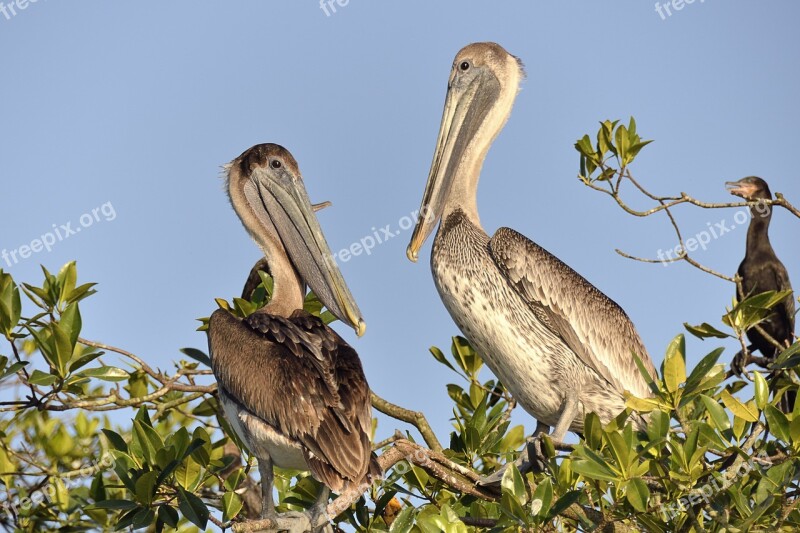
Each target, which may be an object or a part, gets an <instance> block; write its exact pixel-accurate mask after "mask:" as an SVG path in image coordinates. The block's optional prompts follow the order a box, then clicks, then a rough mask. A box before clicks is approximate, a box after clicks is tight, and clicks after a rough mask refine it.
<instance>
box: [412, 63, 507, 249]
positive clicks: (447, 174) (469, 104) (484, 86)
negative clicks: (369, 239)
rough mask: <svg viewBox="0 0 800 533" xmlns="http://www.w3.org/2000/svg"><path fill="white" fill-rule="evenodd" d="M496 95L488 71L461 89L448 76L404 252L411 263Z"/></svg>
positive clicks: (437, 217)
mask: <svg viewBox="0 0 800 533" xmlns="http://www.w3.org/2000/svg"><path fill="white" fill-rule="evenodd" d="M499 94H500V82H499V81H498V79H497V78H496V77H495V76H494V75H493V74H492V73H491V72H489V71H485V72H482V73H481V74H480V75H478V76H476V77H475V78H474V79H473V80H472V81H471V82H470V83H469V84H467V85H466V86H464V87H458V86H456V85H454V83H453V76H452V75H451V78H450V86H449V87H448V90H447V98H446V100H445V104H444V113H443V114H442V123H441V125H440V127H439V137H438V138H437V140H436V151H435V152H434V154H433V163H431V170H430V173H429V174H428V182H427V184H426V185H425V193H424V194H423V196H422V204H421V205H420V209H419V216H418V219H417V224H416V226H415V227H414V233H413V234H412V235H411V242H410V243H409V245H408V248H407V249H406V256H407V257H408V258H409V259H410V260H411V261H414V262H416V261H417V259H418V256H419V250H420V248H422V245H423V244H424V243H425V241H426V240H427V238H428V236H429V235H430V234H431V231H433V228H434V227H436V224H437V223H438V222H439V220H440V219H441V217H442V213H443V211H444V207H445V204H446V203H447V199H448V197H449V196H450V190H451V188H452V185H453V181H454V180H456V179H458V178H459V176H456V172H457V170H458V167H459V163H460V162H461V160H462V158H463V157H464V153H465V152H466V150H467V148H468V147H469V145H470V142H471V141H472V139H473V138H474V137H475V135H476V134H477V133H478V130H479V129H480V127H481V124H482V123H483V121H484V119H485V118H486V115H487V113H488V112H489V110H490V109H491V107H492V104H493V103H494V101H496V100H497V98H498V96H499Z"/></svg>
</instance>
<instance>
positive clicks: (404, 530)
mask: <svg viewBox="0 0 800 533" xmlns="http://www.w3.org/2000/svg"><path fill="white" fill-rule="evenodd" d="M414 511H415V509H414V507H412V506H410V505H409V506H406V507H404V508H403V510H402V511H400V512H399V513H398V514H397V516H396V517H395V518H394V522H392V525H391V526H390V527H389V533H410V532H411V530H412V528H413V527H414Z"/></svg>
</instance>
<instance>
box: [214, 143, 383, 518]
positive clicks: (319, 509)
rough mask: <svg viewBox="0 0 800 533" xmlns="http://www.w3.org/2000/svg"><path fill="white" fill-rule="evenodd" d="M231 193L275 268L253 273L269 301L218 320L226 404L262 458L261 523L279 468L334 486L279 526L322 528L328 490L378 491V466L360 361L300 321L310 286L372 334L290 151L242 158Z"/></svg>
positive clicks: (311, 323) (271, 512)
mask: <svg viewBox="0 0 800 533" xmlns="http://www.w3.org/2000/svg"><path fill="white" fill-rule="evenodd" d="M227 191H228V195H229V196H230V201H231V205H232V206H233V209H234V210H235V211H236V213H237V214H238V215H239V218H240V219H241V221H242V223H243V224H244V227H245V228H246V229H247V231H248V232H249V233H250V235H251V236H252V237H253V239H254V240H255V241H256V243H257V244H258V246H259V247H260V248H261V250H262V251H263V252H264V255H265V263H266V264H263V263H262V262H259V263H257V264H256V267H254V268H262V269H263V268H264V267H267V268H268V269H269V272H270V274H271V275H272V277H273V281H274V287H273V294H272V298H271V300H270V301H269V303H268V304H267V305H266V306H264V307H263V308H261V309H259V310H258V311H256V312H255V313H253V314H252V315H250V316H249V317H247V318H245V319H243V320H242V319H239V318H236V317H234V316H233V315H232V314H231V313H230V312H228V311H226V310H222V309H218V310H217V311H215V312H214V313H213V314H212V315H211V319H210V322H209V328H208V343H209V351H210V354H211V362H212V368H213V371H214V376H215V377H216V379H217V382H218V384H219V398H220V402H221V404H222V407H223V409H224V413H225V417H226V418H227V419H228V421H229V422H230V424H231V426H232V427H233V429H234V430H235V431H236V433H237V434H238V435H239V437H240V438H241V440H242V441H243V442H244V443H245V444H246V445H247V447H248V448H249V449H250V451H251V452H252V453H253V454H254V455H255V456H256V457H257V459H258V467H259V472H260V474H261V484H262V485H261V490H262V497H263V510H262V515H263V516H264V517H265V518H273V519H278V515H277V514H276V512H275V504H274V502H273V499H272V489H273V483H272V481H273V473H272V467H273V465H277V466H279V467H282V468H291V469H297V470H306V471H311V474H312V476H314V478H316V479H317V480H318V481H320V482H321V483H323V485H324V486H325V488H324V489H323V490H322V492H321V494H320V496H319V498H318V500H317V503H316V504H315V505H314V507H313V508H312V510H311V511H310V512H309V513H307V514H306V515H305V516H304V517H299V516H296V515H295V514H292V515H291V516H290V515H289V514H287V515H283V517H282V518H284V519H289V520H292V519H299V518H304V519H305V520H306V522H303V523H304V524H306V523H310V524H312V525H316V524H319V523H320V521H321V520H320V516H321V515H322V513H324V510H325V505H326V503H327V500H328V494H329V490H333V491H335V492H342V491H344V490H347V489H349V488H351V487H355V486H358V485H361V484H363V483H370V482H371V480H372V479H373V477H377V476H379V475H380V468H379V467H378V464H377V462H376V457H375V455H374V454H373V453H372V447H371V443H370V431H371V428H372V425H371V424H372V420H371V405H370V395H369V386H368V385H367V380H366V378H365V377H364V371H363V370H362V368H361V362H360V361H359V358H358V355H357V354H356V352H355V350H353V348H351V347H350V346H349V345H348V344H347V343H346V342H345V341H344V340H342V338H341V337H339V335H337V334H336V332H335V331H333V330H332V329H330V328H329V327H327V326H326V325H324V324H323V323H322V321H321V320H320V319H318V318H316V317H314V316H312V315H310V314H308V313H306V312H305V311H303V298H304V294H305V284H306V283H307V284H308V285H309V286H310V287H311V289H312V290H313V291H314V292H315V293H316V294H317V296H318V297H319V299H320V301H321V302H323V303H324V304H325V306H326V307H327V308H328V309H329V310H330V311H331V312H332V313H333V314H334V315H336V316H337V317H338V318H339V319H340V320H342V322H344V323H345V324H348V325H349V326H351V327H352V328H353V329H355V331H356V332H357V334H358V335H359V336H360V335H362V334H363V333H364V329H365V324H364V321H363V319H362V318H361V313H360V312H359V310H358V307H357V305H356V303H355V301H354V300H353V297H352V296H351V294H350V290H349V289H348V288H347V285H346V284H345V282H344V280H343V279H342V275H341V273H340V272H339V269H338V268H337V267H336V264H335V263H334V261H333V257H332V255H331V252H330V249H329V247H328V244H327V242H326V241H325V237H323V235H322V230H321V229H320V227H319V223H318V222H317V219H316V217H315V215H314V213H313V208H312V206H311V204H310V202H309V200H308V195H307V194H306V191H305V188H304V186H303V181H302V176H301V174H300V171H299V170H298V167H297V162H296V161H295V159H294V158H293V157H292V155H291V154H290V153H289V152H288V151H287V150H286V149H285V148H283V147H281V146H278V145H276V144H259V145H256V146H254V147H252V148H250V149H249V150H247V151H245V152H244V153H243V154H242V155H240V156H239V157H237V158H236V159H235V160H234V161H233V162H232V163H230V165H228V166H227ZM251 277H252V273H251ZM250 285H252V283H251V282H250V281H248V284H247V286H246V287H245V292H247V291H248V286H250ZM253 287H254V286H253ZM253 287H250V291H252V288H253ZM246 297H249V295H246ZM298 527H300V529H302V528H304V527H306V526H305V525H303V526H302V527H301V526H298Z"/></svg>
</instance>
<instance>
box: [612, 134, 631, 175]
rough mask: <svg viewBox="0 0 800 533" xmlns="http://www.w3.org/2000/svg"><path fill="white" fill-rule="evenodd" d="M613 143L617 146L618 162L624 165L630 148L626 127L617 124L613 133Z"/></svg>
mask: <svg viewBox="0 0 800 533" xmlns="http://www.w3.org/2000/svg"><path fill="white" fill-rule="evenodd" d="M614 143H615V144H616V146H617V155H618V156H619V160H620V164H621V165H623V166H625V165H626V164H627V163H628V161H629V159H628V149H629V148H630V138H629V137H628V128H626V127H625V126H619V127H618V128H617V131H616V132H615V134H614Z"/></svg>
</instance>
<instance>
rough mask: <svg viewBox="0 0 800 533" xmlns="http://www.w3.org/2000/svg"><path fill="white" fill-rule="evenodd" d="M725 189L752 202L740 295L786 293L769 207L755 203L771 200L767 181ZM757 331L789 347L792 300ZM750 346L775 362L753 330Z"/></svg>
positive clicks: (790, 402)
mask: <svg viewBox="0 0 800 533" xmlns="http://www.w3.org/2000/svg"><path fill="white" fill-rule="evenodd" d="M725 185H726V187H727V188H728V190H729V191H730V193H731V194H733V195H736V196H741V197H742V198H744V199H745V200H747V201H748V202H756V203H755V204H753V205H752V206H751V207H750V213H751V216H752V218H751V219H750V227H749V228H748V229H747V248H746V250H745V255H744V259H743V260H742V263H741V264H740V265H739V277H740V278H742V290H743V292H744V295H737V298H741V297H742V296H746V295H753V294H759V293H762V292H767V291H790V290H792V284H791V283H789V274H788V272H786V267H785V266H783V263H781V261H780V259H778V256H777V255H775V250H773V249H772V245H771V244H770V242H769V223H770V220H771V219H772V207H771V206H769V205H767V204H765V203H763V202H761V203H759V201H760V200H761V201H763V200H771V199H772V193H771V192H770V190H769V185H767V182H766V181H764V180H763V179H761V178H758V177H755V176H750V177H747V178H742V179H740V180H739V181H733V182H731V181H729V182H727V183H726V184H725ZM760 326H761V328H763V329H764V331H765V332H766V333H767V334H768V335H769V336H770V337H772V338H773V339H774V340H776V341H777V342H778V343H779V344H781V345H784V346H787V347H788V346H789V345H790V344H792V341H793V336H794V299H793V298H792V297H791V296H787V297H786V299H785V300H784V301H783V302H782V303H780V304H778V305H777V306H776V307H774V308H773V312H772V314H771V315H770V316H769V317H767V319H766V320H765V321H764V322H762V323H761V324H760ZM747 338H748V340H749V341H750V343H751V345H750V346H749V347H748V351H750V352H752V351H753V350H758V351H759V352H760V353H761V355H763V356H764V357H765V358H767V359H775V358H776V357H778V354H780V352H781V350H779V349H778V347H777V346H775V345H774V344H772V343H771V342H770V341H769V340H768V339H767V338H766V337H764V335H762V334H761V333H760V332H759V331H758V330H756V329H755V328H752V329H749V330H748V331H747ZM744 364H745V361H744V354H742V353H739V354H738V355H737V358H736V359H735V360H734V368H737V369H739V370H741V369H742V367H743V366H744ZM794 398H795V394H794V393H791V394H790V395H788V397H787V398H786V401H785V402H784V404H783V405H784V406H785V407H786V409H788V412H791V411H792V410H793V406H794Z"/></svg>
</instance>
